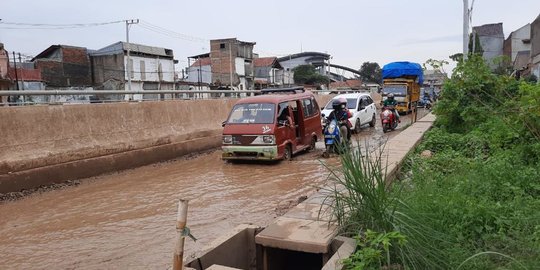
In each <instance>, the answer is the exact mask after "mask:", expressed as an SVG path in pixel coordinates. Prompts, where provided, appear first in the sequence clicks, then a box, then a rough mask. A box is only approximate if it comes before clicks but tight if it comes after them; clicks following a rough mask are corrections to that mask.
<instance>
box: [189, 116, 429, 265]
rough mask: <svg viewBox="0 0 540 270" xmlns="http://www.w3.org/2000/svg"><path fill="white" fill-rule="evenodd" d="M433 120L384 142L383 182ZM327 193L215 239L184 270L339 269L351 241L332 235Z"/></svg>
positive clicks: (334, 228) (352, 246) (334, 230)
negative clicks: (260, 224) (262, 224)
mask: <svg viewBox="0 0 540 270" xmlns="http://www.w3.org/2000/svg"><path fill="white" fill-rule="evenodd" d="M434 121H435V116H434V115H432V114H428V115H427V116H425V117H424V118H422V119H420V120H419V121H418V122H416V123H414V124H413V125H411V126H410V127H408V128H407V129H405V130H404V131H402V132H401V133H400V134H398V135H397V136H395V137H394V138H392V139H391V140H389V141H388V142H387V143H386V145H385V146H381V147H383V149H379V150H375V151H380V152H381V153H383V159H385V160H383V162H382V164H387V165H386V166H387V167H386V173H387V179H393V178H394V177H395V175H396V173H397V172H398V171H399V167H400V165H401V163H402V162H403V161H404V160H405V158H406V156H407V154H408V153H409V152H410V151H411V150H412V149H413V148H414V147H415V146H416V145H417V144H418V143H419V142H420V141H421V139H422V137H423V135H424V134H425V132H426V131H428V130H429V129H430V128H431V126H432V125H433V122H434ZM325 190H326V189H320V191H319V192H318V193H316V194H314V195H312V196H311V197H309V198H308V199H307V200H306V201H304V202H302V203H300V204H298V205H297V206H296V207H294V208H293V209H291V210H290V211H289V212H287V213H286V214H285V215H283V216H281V217H279V218H277V219H276V220H275V221H274V222H273V223H272V224H270V225H268V226H267V227H266V228H261V227H258V226H254V225H240V226H238V227H236V228H235V229H234V230H233V231H232V232H229V233H228V234H226V235H224V236H222V237H221V238H219V239H217V240H215V241H214V242H213V243H212V244H211V245H209V247H208V248H207V249H206V250H205V251H203V253H202V255H201V256H198V257H197V258H194V259H192V260H190V261H188V262H187V263H186V267H187V269H197V270H203V269H213V270H217V269H229V270H230V269H250V270H251V269H264V270H277V269H285V270H286V269H306V270H307V269H323V270H333V269H342V264H341V261H342V260H343V259H345V258H347V257H349V256H350V255H351V254H352V253H353V252H354V250H355V248H356V243H355V241H354V240H353V239H351V238H347V237H341V236H337V237H336V235H337V233H338V226H337V224H335V222H334V221H333V220H332V217H331V214H330V213H331V211H330V210H331V209H329V206H327V203H325V198H327V196H328V193H327V192H328V191H325Z"/></svg>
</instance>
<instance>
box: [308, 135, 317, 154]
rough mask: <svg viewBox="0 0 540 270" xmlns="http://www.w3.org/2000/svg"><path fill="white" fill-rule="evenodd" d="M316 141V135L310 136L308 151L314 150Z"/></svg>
mask: <svg viewBox="0 0 540 270" xmlns="http://www.w3.org/2000/svg"><path fill="white" fill-rule="evenodd" d="M316 143H317V137H311V143H310V144H309V148H308V151H313V150H315V144H316Z"/></svg>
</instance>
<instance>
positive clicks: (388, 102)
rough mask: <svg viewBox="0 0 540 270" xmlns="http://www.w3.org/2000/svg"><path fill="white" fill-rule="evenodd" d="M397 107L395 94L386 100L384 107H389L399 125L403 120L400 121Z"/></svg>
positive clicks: (391, 94) (389, 95)
mask: <svg viewBox="0 0 540 270" xmlns="http://www.w3.org/2000/svg"><path fill="white" fill-rule="evenodd" d="M396 105H397V101H396V100H395V99H394V94H393V93H390V94H388V96H387V98H386V100H384V103H383V106H384V107H388V108H389V109H390V110H391V111H392V112H393V113H394V115H395V116H396V120H397V121H398V123H401V120H400V119H399V113H398V112H397V110H396Z"/></svg>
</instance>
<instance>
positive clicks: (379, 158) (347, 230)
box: [325, 141, 447, 269]
mask: <svg viewBox="0 0 540 270" xmlns="http://www.w3.org/2000/svg"><path fill="white" fill-rule="evenodd" d="M356 146H357V147H355V148H352V149H350V150H345V151H343V153H342V154H341V155H340V165H341V166H338V167H330V166H327V168H328V170H329V171H330V175H331V177H330V180H331V183H332V184H331V185H327V189H328V190H327V193H328V194H329V195H328V196H327V198H326V199H325V203H326V204H328V205H330V206H331V209H332V214H333V216H334V217H335V220H336V221H337V222H338V225H339V226H340V229H341V233H342V234H344V235H348V236H356V235H362V233H363V232H366V231H367V230H371V231H375V232H380V233H390V232H399V233H401V234H403V235H404V236H405V237H406V238H407V241H406V244H405V245H403V246H393V247H392V250H391V252H392V253H393V254H392V255H393V256H392V258H393V261H392V262H391V263H395V264H401V265H403V266H405V267H406V268H411V269H445V268H447V267H446V266H447V263H446V261H445V259H444V256H442V255H441V254H440V250H439V249H438V248H437V247H436V246H434V243H445V240H444V237H443V236H442V234H440V233H438V232H437V231H435V230H434V229H432V228H430V227H428V226H426V225H425V224H429V223H426V222H423V220H424V219H425V217H423V216H422V215H421V214H420V213H415V212H414V211H413V210H412V209H411V208H410V207H408V205H407V204H406V203H405V202H403V201H402V200H401V199H400V198H401V191H402V190H401V188H394V187H393V186H391V185H389V184H388V183H389V181H388V180H389V179H387V177H386V169H385V168H386V167H387V164H386V160H387V159H386V157H384V156H383V153H384V145H383V146H381V147H379V148H377V149H376V150H375V151H374V152H370V147H369V145H368V144H367V143H366V144H364V145H361V143H360V142H359V141H357V142H356Z"/></svg>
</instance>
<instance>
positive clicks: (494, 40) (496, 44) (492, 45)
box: [479, 36, 504, 67]
mask: <svg viewBox="0 0 540 270" xmlns="http://www.w3.org/2000/svg"><path fill="white" fill-rule="evenodd" d="M479 39H480V44H481V45H482V49H483V50H484V54H483V57H484V59H485V60H486V61H487V63H488V64H489V66H490V67H495V66H496V65H494V64H493V59H495V58H497V57H499V56H501V55H503V44H504V37H494V36H480V37H479Z"/></svg>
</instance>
